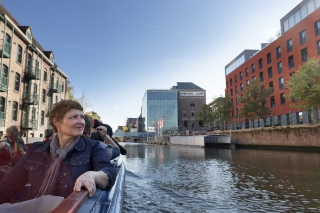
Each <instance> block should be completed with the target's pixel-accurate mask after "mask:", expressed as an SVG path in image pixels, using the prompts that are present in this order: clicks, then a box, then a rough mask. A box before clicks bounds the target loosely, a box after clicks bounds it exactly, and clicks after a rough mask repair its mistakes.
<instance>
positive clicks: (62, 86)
mask: <svg viewBox="0 0 320 213" xmlns="http://www.w3.org/2000/svg"><path fill="white" fill-rule="evenodd" d="M63 91H64V83H62V85H61V92H63Z"/></svg>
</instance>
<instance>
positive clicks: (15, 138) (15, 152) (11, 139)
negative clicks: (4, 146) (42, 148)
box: [1, 125, 27, 166]
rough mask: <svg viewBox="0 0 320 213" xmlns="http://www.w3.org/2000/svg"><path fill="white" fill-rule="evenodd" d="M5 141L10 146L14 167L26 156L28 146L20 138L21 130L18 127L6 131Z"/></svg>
mask: <svg viewBox="0 0 320 213" xmlns="http://www.w3.org/2000/svg"><path fill="white" fill-rule="evenodd" d="M1 140H3V141H5V142H7V143H9V144H10V151H11V155H12V166H14V165H15V164H16V163H17V162H18V160H19V159H20V158H21V157H22V156H23V155H25V154H26V151H27V146H26V145H25V144H24V141H23V140H22V139H21V138H20V137H19V129H18V127H17V126H15V125H13V126H9V127H8V128H7V129H6V134H5V135H4V136H3V137H2V139H1Z"/></svg>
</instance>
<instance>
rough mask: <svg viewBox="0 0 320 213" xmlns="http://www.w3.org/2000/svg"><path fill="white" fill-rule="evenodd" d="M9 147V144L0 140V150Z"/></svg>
mask: <svg viewBox="0 0 320 213" xmlns="http://www.w3.org/2000/svg"><path fill="white" fill-rule="evenodd" d="M8 149H10V144H8V143H7V142H5V141H2V142H0V151H3V150H8Z"/></svg>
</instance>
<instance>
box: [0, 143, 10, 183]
mask: <svg viewBox="0 0 320 213" xmlns="http://www.w3.org/2000/svg"><path fill="white" fill-rule="evenodd" d="M9 149H10V144H8V143H7V142H4V141H1V142H0V180H1V179H2V178H4V177H5V176H6V175H7V173H8V172H9V171H10V170H11V160H12V158H11V153H10V150H9Z"/></svg>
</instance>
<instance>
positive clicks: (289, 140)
mask: <svg viewBox="0 0 320 213" xmlns="http://www.w3.org/2000/svg"><path fill="white" fill-rule="evenodd" d="M221 133H223V134H229V135H230V136H231V143H232V144H234V145H235V146H236V147H248V148H251V147H252V148H264V149H268V148H273V149H274V148H275V149H292V150H312V151H316V150H319V151H320V125H319V124H318V125H295V126H287V127H279V126H277V127H266V128H256V129H248V130H232V131H224V132H221Z"/></svg>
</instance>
